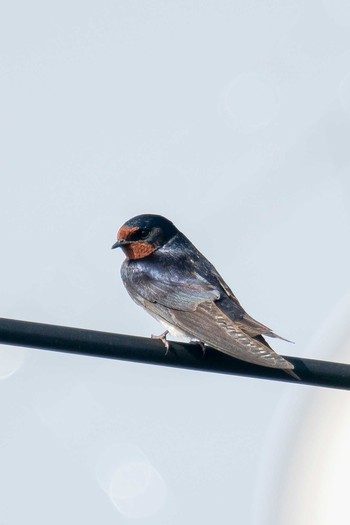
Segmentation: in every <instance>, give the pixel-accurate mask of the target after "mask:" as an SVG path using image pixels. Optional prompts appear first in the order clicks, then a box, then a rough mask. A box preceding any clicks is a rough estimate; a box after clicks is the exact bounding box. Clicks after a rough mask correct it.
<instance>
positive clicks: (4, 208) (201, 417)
mask: <svg viewBox="0 0 350 525" xmlns="http://www.w3.org/2000/svg"><path fill="white" fill-rule="evenodd" d="M349 28H350V9H349V7H348V2H347V1H345V0H337V1H335V0H324V1H323V2H315V1H311V2H307V3H305V2H302V1H300V0H296V1H294V0H282V1H279V2H277V1H276V2H273V1H272V2H271V1H260V0H259V1H258V0H252V1H250V2H247V1H246V0H239V1H235V2H231V1H221V0H218V1H216V2H205V3H203V2H199V1H189V2H184V1H182V0H177V1H158V0H152V1H148V2H145V1H140V0H132V1H120V0H115V1H112V0H99V1H96V0H90V1H87V2H86V1H85V2H82V1H80V0H71V1H69V2H68V1H61V2H56V3H47V2H43V1H39V0H34V1H33V2H30V3H28V2H24V1H23V0H19V1H18V2H16V3H13V2H12V3H7V5H4V6H3V7H2V9H1V16H0V75H1V81H0V116H1V117H0V141H1V155H0V170H1V174H2V181H3V183H2V191H1V206H0V221H1V224H2V258H1V260H2V279H1V280H0V290H1V297H2V310H1V315H2V316H3V317H12V318H18V319H26V320H33V321H38V322H47V323H53V324H62V325H71V326H77V327H84V328H92V329H97V330H108V331H115V332H120V333H130V334H135V335H144V336H147V335H150V334H151V333H158V332H159V333H160V331H161V327H160V326H159V325H158V324H157V323H156V322H155V321H154V320H152V318H151V317H149V316H147V314H146V313H145V312H144V311H142V310H141V309H140V308H137V306H136V305H135V304H134V303H133V302H132V301H131V300H130V298H129V297H128V295H127V293H126V291H125V290H124V288H123V286H122V283H121V280H120V277H119V267H120V264H121V262H122V254H121V253H115V252H111V250H110V247H111V245H112V244H113V242H114V240H115V233H116V231H117V229H118V228H119V227H120V226H121V224H122V223H123V222H124V221H125V220H126V219H128V218H130V217H132V216H134V215H137V214H139V213H147V212H149V213H161V214H163V215H166V216H167V217H168V218H170V219H171V220H173V221H174V222H175V224H176V225H177V226H178V227H179V229H181V230H182V231H183V232H184V233H185V234H186V235H187V236H188V237H189V238H190V239H191V240H192V241H193V242H194V243H195V244H196V246H197V247H198V248H199V249H200V250H201V251H202V252H203V253H204V254H205V255H206V256H207V257H208V258H210V260H211V261H212V262H213V263H214V264H215V266H216V267H217V269H218V270H219V271H220V273H221V274H222V275H223V277H224V278H225V280H226V281H227V282H228V284H229V285H230V286H231V287H232V289H233V291H234V292H235V293H236V294H237V296H238V298H239V299H240V301H241V302H242V304H243V305H244V307H245V308H246V309H247V310H248V312H249V313H250V314H251V315H253V316H254V317H256V318H257V319H258V320H260V321H261V322H263V323H266V324H267V325H268V326H271V328H273V329H274V330H275V331H276V332H277V333H279V334H281V335H282V336H284V337H286V338H288V339H291V340H293V341H295V343H296V344H295V345H288V344H287V343H283V342H274V347H275V348H276V349H277V350H278V351H280V352H281V353H286V354H288V353H289V354H291V355H298V356H306V357H315V358H327V359H334V360H337V359H339V360H340V359H342V360H345V361H349V354H348V353H347V352H344V345H343V342H344V340H346V337H348V335H347V333H348V328H346V327H347V323H346V319H347V317H346V316H344V314H342V316H341V319H344V322H342V325H341V326H342V327H343V328H344V327H345V328H344V330H345V332H344V334H343V332H342V339H341V341H338V340H337V344H334V345H333V344H332V341H334V338H333V337H329V339H327V341H329V343H327V344H323V345H318V344H315V341H320V337H321V335H320V334H324V333H325V332H324V330H325V327H328V328H327V330H328V332H327V333H328V335H329V334H330V333H333V332H332V330H333V329H334V326H337V330H338V332H337V333H339V323H338V324H337V322H336V321H334V322H333V321H332V322H331V321H329V319H333V318H334V317H332V315H333V316H334V315H335V314H334V312H339V311H340V310H339V308H340V307H339V305H340V304H344V300H345V299H344V298H345V297H346V296H347V295H348V293H349V291H350V285H349V255H350V252H349V226H350V212H349V196H350V169H349V166H350V148H349V138H350V33H349ZM346 304H348V303H346ZM336 318H337V319H338V317H336ZM324 340H325V338H324V336H323V335H322V341H324ZM340 347H341V349H340ZM340 350H341V352H342V353H340ZM340 356H341V357H340ZM0 378H1V379H0V420H1V432H0V464H1V469H0V494H1V496H0V500H1V501H0V507H1V509H2V510H1V514H2V515H1V516H0V522H1V523H4V524H6V525H18V524H19V523H24V522H28V521H29V522H31V521H32V522H34V520H35V523H36V524H37V525H44V524H45V525H46V524H47V523H50V524H51V525H56V524H57V525H61V524H62V523H63V522H64V523H67V524H70V523H71V524H75V523H77V522H78V521H79V522H82V523H84V524H85V525H90V524H91V525H95V524H96V523H103V524H104V525H110V524H111V525H112V524H115V523H121V524H124V523H129V521H130V519H131V518H133V519H137V521H138V522H139V523H141V524H143V523H145V524H149V523H152V525H153V524H154V525H163V524H165V523H166V524H169V525H170V524H171V525H175V524H182V525H187V524H188V525H190V524H191V525H192V524H193V523H194V522H201V523H202V524H203V525H206V524H212V523H214V521H215V522H217V523H221V524H231V523H239V524H243V523H244V524H253V523H254V525H257V524H259V525H261V523H263V522H264V524H265V521H264V520H266V524H268V525H272V524H273V525H275V524H276V525H277V524H279V523H281V521H280V519H279V516H280V515H281V514H280V512H285V511H286V510H285V509H286V508H288V504H290V505H291V504H292V502H291V501H290V503H288V498H287V497H286V496H285V491H286V487H289V488H290V487H292V488H291V491H293V490H294V489H293V485H291V483H292V482H291V481H290V478H289V477H288V473H289V470H288V469H289V463H290V462H291V461H293V459H292V458H293V447H292V444H293V442H294V441H295V442H296V440H297V439H298V436H299V433H300V431H301V429H302V428H305V427H304V419H303V418H304V417H305V414H307V413H308V412H307V407H309V404H308V403H310V398H311V397H312V395H315V396H316V395H317V392H316V389H315V392H314V393H312V394H311V389H310V388H309V387H301V386H294V385H283V384H280V383H274V382H267V381H258V380H252V379H244V378H236V377H224V376H219V375H210V374H204V373H195V372H188V371H180V370H169V369H166V368H164V369H163V368H160V367H151V366H145V365H137V364H128V363H119V362H111V361H107V360H106V361H104V360H97V359H91V358H87V357H79V356H67V355H61V354H52V353H46V352H43V351H34V350H28V351H25V350H21V349H18V350H17V349H13V348H4V347H3V348H1V349H0ZM323 395H325V396H327V393H326V394H323ZM296 396H298V397H297V399H298V402H297V403H296ZM327 399H328V398H327ZM286 425H287V427H286ZM286 428H287V429H288V432H287V437H286ZM286 439H287V440H288V439H289V440H290V441H289V443H290V448H288V449H287V448H286V447H284V448H283V446H281V448H278V443H280V444H281V441H282V440H283V443H285V442H286ZM272 442H273V443H276V449H274V450H275V453H274V454H273V459H274V462H273V469H274V470H273V473H274V472H275V471H276V477H274V476H273V473H272V474H271V468H272V467H271V462H270V459H271V457H272V454H271V447H270V444H271V443H272ZM302 466H303V468H305V469H308V468H309V465H307V464H305V465H304V464H303V465H302ZM310 468H311V467H310ZM287 478H288V479H287ZM265 479H266V480H268V482H266V483H264V480H265ZM277 479H278V483H277V481H276V480H277ZM294 479H296V478H294V477H293V480H294ZM295 483H297V481H295ZM295 488H296V487H295ZM305 490H306V494H307V490H308V489H307V488H306V489H305ZM321 494H322V491H321V489H320V492H319V494H317V493H316V496H314V497H315V498H317V497H320V498H321ZM276 500H277V501H279V502H282V503H280V504H279V505H282V504H283V506H284V507H283V509H282V508H280V507H279V506H278V505H277V506H276ZM277 507H278V508H277ZM301 515H302V510H300V514H299V519H301V517H300V516H301ZM296 523H298V525H300V523H301V521H299V522H298V521H290V524H291V525H292V524H293V525H294V524H296ZM319 523H320V522H318V524H317V525H319ZM325 523H328V522H327V521H325ZM329 523H331V522H329ZM288 525H289V523H288ZM322 525H323V524H322Z"/></svg>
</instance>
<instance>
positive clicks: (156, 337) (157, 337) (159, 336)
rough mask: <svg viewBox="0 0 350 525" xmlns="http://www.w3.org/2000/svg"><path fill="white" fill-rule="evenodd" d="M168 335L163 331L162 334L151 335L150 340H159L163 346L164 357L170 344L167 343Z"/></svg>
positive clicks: (167, 331) (166, 331)
mask: <svg viewBox="0 0 350 525" xmlns="http://www.w3.org/2000/svg"><path fill="white" fill-rule="evenodd" d="M168 333H169V330H165V332H163V333H162V334H160V335H153V334H152V335H151V337H152V339H160V340H161V341H162V343H163V345H164V346H165V348H166V350H165V355H167V353H168V352H169V348H170V343H169V341H168V340H167V338H166V336H167V335H168Z"/></svg>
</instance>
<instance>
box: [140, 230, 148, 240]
mask: <svg viewBox="0 0 350 525" xmlns="http://www.w3.org/2000/svg"><path fill="white" fill-rule="evenodd" d="M149 234H150V231H149V230H140V231H139V232H138V237H139V238H140V239H142V240H143V239H147V237H148V236H149Z"/></svg>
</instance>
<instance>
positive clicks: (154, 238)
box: [112, 214, 178, 259]
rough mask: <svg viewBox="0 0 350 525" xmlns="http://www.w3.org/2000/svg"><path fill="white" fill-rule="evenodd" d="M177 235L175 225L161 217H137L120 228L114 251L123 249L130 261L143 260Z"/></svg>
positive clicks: (146, 215)
mask: <svg viewBox="0 0 350 525" xmlns="http://www.w3.org/2000/svg"><path fill="white" fill-rule="evenodd" d="M177 233H178V230H177V228H176V227H175V226H174V225H173V223H172V222H170V221H169V220H168V219H166V218H165V217H162V216H161V215H148V214H145V215H137V216H136V217H133V218H132V219H129V220H128V221H127V222H126V223H125V224H123V226H122V227H121V228H120V230H119V231H118V233H117V242H116V243H114V244H113V246H112V249H114V248H122V249H123V251H124V253H125V255H126V256H127V257H128V258H129V259H143V258H144V257H147V256H149V255H151V254H152V253H153V252H155V251H156V250H158V248H161V247H162V246H164V244H166V243H167V242H168V241H170V239H172V238H173V237H175V235H176V234H177Z"/></svg>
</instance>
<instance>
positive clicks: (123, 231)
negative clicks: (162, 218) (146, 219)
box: [118, 226, 140, 241]
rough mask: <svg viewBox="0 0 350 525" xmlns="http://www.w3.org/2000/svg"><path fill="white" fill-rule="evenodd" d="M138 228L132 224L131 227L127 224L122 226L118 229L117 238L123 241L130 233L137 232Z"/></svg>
mask: <svg viewBox="0 0 350 525" xmlns="http://www.w3.org/2000/svg"><path fill="white" fill-rule="evenodd" d="M139 229H140V228H137V227H136V226H133V227H132V228H128V226H122V227H121V228H120V230H119V231H118V240H119V241H121V240H123V241H125V240H126V239H128V238H129V237H130V235H132V234H133V233H135V232H137V230H139Z"/></svg>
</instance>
